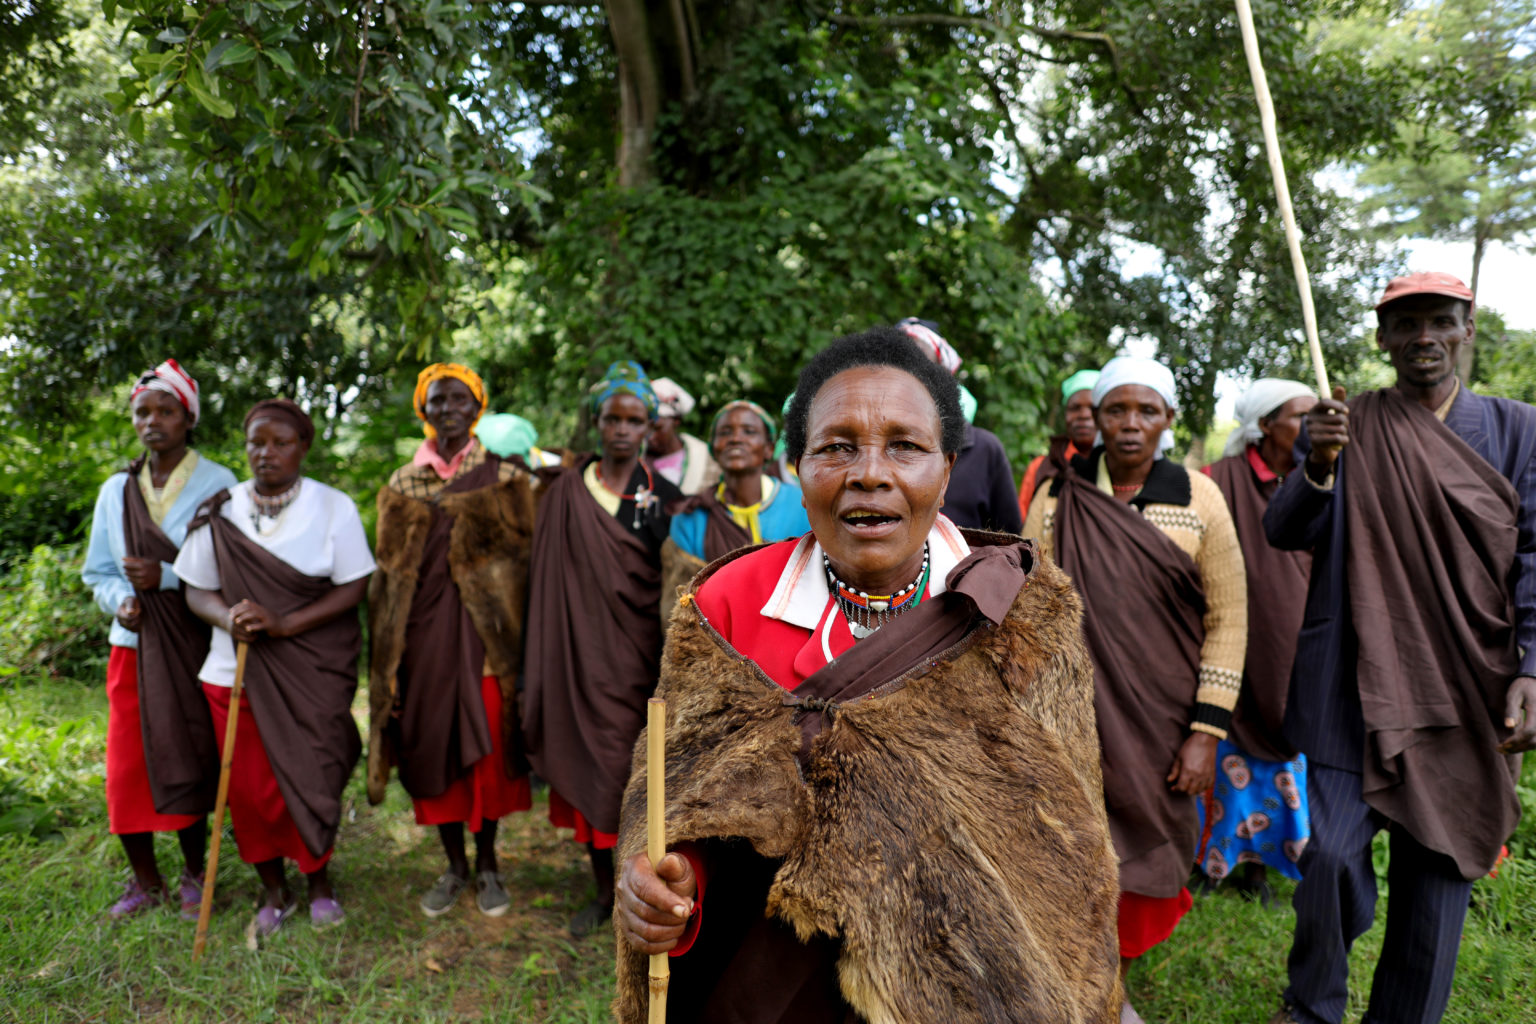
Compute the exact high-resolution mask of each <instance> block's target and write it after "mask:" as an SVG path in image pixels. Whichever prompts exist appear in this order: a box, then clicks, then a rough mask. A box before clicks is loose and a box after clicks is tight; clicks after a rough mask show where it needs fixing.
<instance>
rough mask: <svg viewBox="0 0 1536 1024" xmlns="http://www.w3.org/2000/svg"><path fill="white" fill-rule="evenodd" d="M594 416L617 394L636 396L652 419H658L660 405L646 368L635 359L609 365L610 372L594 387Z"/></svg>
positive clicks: (592, 393) (592, 391)
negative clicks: (657, 413)
mask: <svg viewBox="0 0 1536 1024" xmlns="http://www.w3.org/2000/svg"><path fill="white" fill-rule="evenodd" d="M590 393H591V396H592V414H593V415H594V416H595V415H597V414H598V413H599V412H601V411H602V408H603V403H604V402H606V401H608V399H610V398H612V397H613V396H614V395H617V394H626V395H634V396H635V397H636V398H638V399H640V401H642V402H644V403H645V409H646V412H648V413H650V416H651V419H655V418H656V410H657V409H658V408H660V403H659V402H658V401H657V400H656V391H655V389H654V388H652V387H651V379H650V378H649V377H647V376H646V375H645V370H644V368H642V367H641V365H640V364H639V363H637V362H635V361H634V360H633V359H621V360H619V361H618V362H616V363H609V364H608V371H607V372H606V373H604V374H603V379H602V380H600V381H598V382H597V383H596V384H594V385H592V388H591V392H590Z"/></svg>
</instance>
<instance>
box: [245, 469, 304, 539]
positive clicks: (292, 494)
mask: <svg viewBox="0 0 1536 1024" xmlns="http://www.w3.org/2000/svg"><path fill="white" fill-rule="evenodd" d="M303 484H304V478H303V477H299V478H298V479H297V480H295V481H294V482H293V486H292V487H290V488H288V489H287V490H286V491H284V492H283V493H282V494H271V495H268V494H262V493H261V492H260V491H258V490H257V489H256V481H254V480H252V481H251V485H250V490H249V491H248V492H247V493H249V494H250V496H251V526H252V527H253V528H254V529H255V530H256V532H257V533H259V534H261V535H262V536H266V535H267V534H268V533H270V532H271V531H267V530H263V529H262V528H261V521H262V520H263V519H278V518H280V517H281V516H282V514H283V510H284V509H286V508H287V507H288V506H289V505H292V504H293V502H294V499H296V498H297V497H298V496H299V488H300V487H301V486H303ZM274 529H275V527H274Z"/></svg>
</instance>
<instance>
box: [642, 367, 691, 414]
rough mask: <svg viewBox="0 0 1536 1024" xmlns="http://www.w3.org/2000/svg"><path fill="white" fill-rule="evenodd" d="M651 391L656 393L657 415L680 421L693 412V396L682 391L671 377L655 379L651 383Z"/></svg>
mask: <svg viewBox="0 0 1536 1024" xmlns="http://www.w3.org/2000/svg"><path fill="white" fill-rule="evenodd" d="M651 390H652V391H655V392H656V401H657V403H658V405H659V409H658V412H657V415H659V416H672V417H675V418H677V419H682V418H683V417H684V416H687V415H688V414H689V413H691V412H693V407H694V406H695V405H696V404H697V403H696V402H695V401H694V399H693V396H692V395H690V394H689V393H688V392H686V391H684V390H683V388H682V385H680V384H678V383H677V381H675V380H673V379H672V378H671V377H657V378H655V379H653V380H652V381H651Z"/></svg>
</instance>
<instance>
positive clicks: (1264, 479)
mask: <svg viewBox="0 0 1536 1024" xmlns="http://www.w3.org/2000/svg"><path fill="white" fill-rule="evenodd" d="M1248 465H1250V466H1252V467H1253V471H1254V472H1255V473H1257V474H1258V477H1259V483H1261V484H1267V483H1269V482H1270V481H1271V480H1279V479H1280V474H1279V473H1276V472H1275V471H1274V470H1272V469H1270V468H1269V463H1267V462H1265V461H1264V456H1262V455H1260V454H1259V446H1258V445H1256V444H1251V445H1249V446H1248Z"/></svg>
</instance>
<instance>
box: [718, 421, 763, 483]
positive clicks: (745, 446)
mask: <svg viewBox="0 0 1536 1024" xmlns="http://www.w3.org/2000/svg"><path fill="white" fill-rule="evenodd" d="M710 450H711V451H713V452H714V455H715V461H716V462H718V463H720V468H721V469H723V470H725V471H726V472H727V473H745V472H749V471H752V470H760V469H762V468H763V463H765V462H767V461H768V451H769V449H768V431H767V430H766V429H765V428H764V427H763V421H762V419H761V418H760V417H759V416H758V415H757V413H755V412H753V411H752V410H751V409H741V408H736V409H732V410H731V411H730V412H728V413H726V414H725V415H724V416H722V417H720V422H719V423H716V424H715V436H714V437H713V438H712V439H711V443H710Z"/></svg>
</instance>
